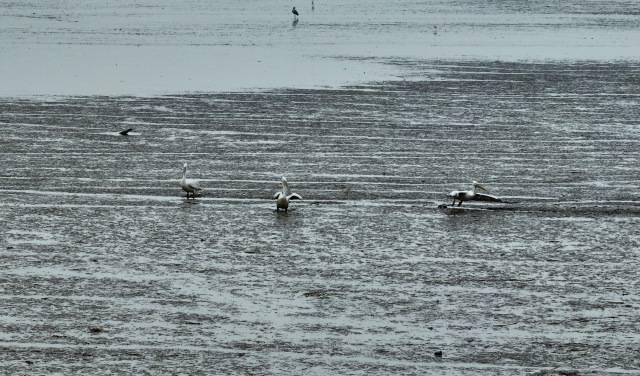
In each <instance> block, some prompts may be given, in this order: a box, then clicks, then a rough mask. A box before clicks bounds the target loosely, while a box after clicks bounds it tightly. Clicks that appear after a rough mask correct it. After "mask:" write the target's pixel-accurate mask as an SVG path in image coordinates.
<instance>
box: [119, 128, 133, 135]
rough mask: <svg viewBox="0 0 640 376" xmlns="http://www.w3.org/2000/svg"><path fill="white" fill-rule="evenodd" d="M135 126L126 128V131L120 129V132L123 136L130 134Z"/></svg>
mask: <svg viewBox="0 0 640 376" xmlns="http://www.w3.org/2000/svg"><path fill="white" fill-rule="evenodd" d="M132 130H133V128H129V129H125V130H124V131H120V132H119V133H120V134H121V135H123V136H128V135H129V132H131V131H132Z"/></svg>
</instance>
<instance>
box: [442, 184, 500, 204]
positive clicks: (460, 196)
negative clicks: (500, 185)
mask: <svg viewBox="0 0 640 376" xmlns="http://www.w3.org/2000/svg"><path fill="white" fill-rule="evenodd" d="M472 184H473V189H471V190H470V191H452V192H451V193H449V197H451V198H453V204H452V205H453V206H455V204H456V200H458V201H459V202H458V206H462V201H491V202H502V200H501V199H499V198H497V197H495V196H491V195H486V194H484V193H478V192H476V189H478V190H481V191H484V192H489V191H488V190H487V189H486V188H485V187H483V186H482V185H481V184H480V183H478V182H477V181H475V180H474V181H473V183H472Z"/></svg>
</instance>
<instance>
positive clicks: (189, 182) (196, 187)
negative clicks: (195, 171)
mask: <svg viewBox="0 0 640 376" xmlns="http://www.w3.org/2000/svg"><path fill="white" fill-rule="evenodd" d="M180 186H181V187H182V190H183V191H185V192H187V199H188V198H189V193H191V198H193V199H195V198H196V194H197V193H200V191H201V190H202V187H200V182H198V181H197V180H193V179H187V164H186V163H185V164H184V165H183V166H182V179H180Z"/></svg>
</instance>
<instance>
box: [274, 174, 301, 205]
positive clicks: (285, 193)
mask: <svg viewBox="0 0 640 376" xmlns="http://www.w3.org/2000/svg"><path fill="white" fill-rule="evenodd" d="M280 182H281V183H282V190H281V191H279V192H276V194H274V195H273V198H274V199H275V200H276V211H278V210H280V209H284V211H287V209H288V208H289V200H302V196H300V195H299V194H297V193H290V192H289V184H288V183H287V179H286V178H285V177H284V176H283V177H282V179H281V180H280Z"/></svg>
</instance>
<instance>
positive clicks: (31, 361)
mask: <svg viewBox="0 0 640 376" xmlns="http://www.w3.org/2000/svg"><path fill="white" fill-rule="evenodd" d="M24 362H25V363H27V364H28V365H32V364H33V360H25V361H24Z"/></svg>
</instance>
